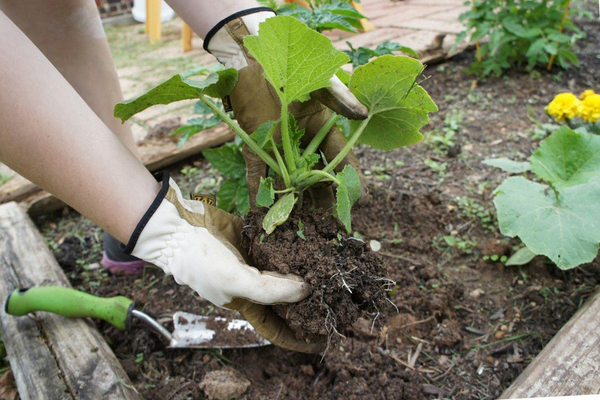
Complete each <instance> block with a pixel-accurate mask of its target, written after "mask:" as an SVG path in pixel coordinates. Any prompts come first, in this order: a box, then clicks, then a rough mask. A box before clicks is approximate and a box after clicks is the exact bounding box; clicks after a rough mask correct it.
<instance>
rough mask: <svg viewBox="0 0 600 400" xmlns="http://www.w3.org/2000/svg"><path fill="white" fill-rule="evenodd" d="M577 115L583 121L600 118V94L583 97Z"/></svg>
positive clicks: (594, 120)
mask: <svg viewBox="0 0 600 400" xmlns="http://www.w3.org/2000/svg"><path fill="white" fill-rule="evenodd" d="M578 115H579V116H580V117H581V119H583V120H584V121H585V122H592V123H593V122H598V120H599V119H600V94H592V95H589V96H587V97H586V98H585V99H583V101H582V102H581V105H580V107H579V112H578Z"/></svg>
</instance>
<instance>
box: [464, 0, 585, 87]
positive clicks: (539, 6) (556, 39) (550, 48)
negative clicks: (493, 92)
mask: <svg viewBox="0 0 600 400" xmlns="http://www.w3.org/2000/svg"><path fill="white" fill-rule="evenodd" d="M568 1H569V0H544V1H534V0H470V1H468V2H467V3H466V4H468V5H470V7H471V8H470V10H469V11H467V12H465V13H463V14H462V15H461V16H460V19H461V21H463V22H464V23H465V25H466V30H465V31H464V32H462V33H461V35H459V37H458V39H457V41H462V40H463V39H465V37H469V39H470V40H471V41H477V42H479V41H481V40H483V39H486V38H487V39H489V40H488V41H486V42H485V43H482V44H481V47H480V49H479V50H478V57H479V58H478V60H477V61H475V62H473V64H472V65H471V69H470V70H471V72H473V73H475V74H477V75H480V76H484V77H485V76H488V75H495V76H499V75H502V73H503V72H504V71H505V70H508V69H511V68H525V69H527V70H532V69H533V68H535V67H536V66H539V67H546V66H547V65H548V63H549V61H550V58H551V57H552V56H555V57H556V61H557V63H558V65H559V66H560V67H562V68H569V67H570V66H572V65H574V66H577V65H579V60H578V59H577V56H576V55H575V53H574V52H573V44H574V43H575V42H576V41H577V40H578V39H580V38H582V37H583V36H584V33H583V32H582V31H581V30H579V29H578V28H577V27H576V26H575V25H574V24H573V22H572V21H571V19H570V18H569V15H570V13H569V12H567V14H566V16H565V20H564V25H563V24H562V21H563V14H565V8H566V6H567V3H568Z"/></svg>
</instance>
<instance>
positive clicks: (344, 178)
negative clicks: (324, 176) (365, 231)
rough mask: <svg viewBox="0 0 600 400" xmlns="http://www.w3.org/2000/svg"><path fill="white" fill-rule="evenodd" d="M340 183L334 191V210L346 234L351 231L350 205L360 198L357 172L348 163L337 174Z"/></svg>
mask: <svg viewBox="0 0 600 400" xmlns="http://www.w3.org/2000/svg"><path fill="white" fill-rule="evenodd" d="M336 177H337V179H339V181H340V184H339V185H338V187H337V191H336V203H335V211H336V214H337V216H338V218H339V219H340V221H342V223H343V224H344V226H345V227H346V231H347V232H348V234H350V233H351V232H352V218H351V214H350V211H351V210H352V205H353V204H354V203H356V201H357V200H358V199H359V198H360V193H361V184H360V177H359V176H358V172H356V170H355V169H354V168H352V167H351V166H350V165H346V166H345V167H344V169H343V171H342V172H340V173H338V174H337V176H336Z"/></svg>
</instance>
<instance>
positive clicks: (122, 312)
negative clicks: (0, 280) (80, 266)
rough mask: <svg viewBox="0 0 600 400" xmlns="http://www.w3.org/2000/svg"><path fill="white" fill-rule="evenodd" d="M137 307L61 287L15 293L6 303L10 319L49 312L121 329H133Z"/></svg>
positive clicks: (121, 299) (129, 302) (118, 298)
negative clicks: (98, 321)
mask: <svg viewBox="0 0 600 400" xmlns="http://www.w3.org/2000/svg"><path fill="white" fill-rule="evenodd" d="M133 306H134V303H133V301H132V300H129V299H128V298H127V297H123V296H116V297H111V298H106V299H105V298H102V297H96V296H92V295H91V294H88V293H84V292H80V291H78V290H75V289H70V288H66V287H59V286H40V287H35V288H31V289H16V290H15V291H14V292H12V293H11V294H10V295H9V296H8V298H7V299H6V303H5V305H4V309H5V310H6V313H7V314H10V315H16V316H20V315H25V314H28V313H30V312H34V311H48V312H51V313H54V314H58V315H62V316H65V317H92V318H100V319H103V320H105V321H106V322H108V323H110V324H112V325H114V326H116V327H117V328H119V329H128V328H129V326H130V325H131V311H132V310H133Z"/></svg>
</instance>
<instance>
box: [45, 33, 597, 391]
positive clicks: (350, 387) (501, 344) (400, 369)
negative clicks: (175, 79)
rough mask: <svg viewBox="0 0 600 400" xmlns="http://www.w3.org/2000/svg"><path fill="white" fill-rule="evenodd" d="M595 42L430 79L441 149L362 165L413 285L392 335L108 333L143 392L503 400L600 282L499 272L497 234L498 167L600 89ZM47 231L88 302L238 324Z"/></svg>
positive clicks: (589, 270) (59, 230)
mask: <svg viewBox="0 0 600 400" xmlns="http://www.w3.org/2000/svg"><path fill="white" fill-rule="evenodd" d="M580 26H582V28H583V29H584V30H585V31H586V32H587V34H588V37H587V39H585V40H583V41H581V42H580V44H579V45H578V49H577V54H578V56H579V59H580V61H581V66H580V67H579V68H578V69H572V70H568V71H562V72H558V73H557V72H553V73H548V72H546V71H543V70H539V71H535V72H534V73H532V74H527V73H509V74H508V75H507V76H506V77H503V78H491V79H488V80H485V81H475V80H474V79H473V77H472V76H470V75H467V74H465V72H464V69H465V68H466V67H467V66H468V65H469V63H470V62H471V61H472V60H473V59H474V57H475V55H474V54H473V52H466V53H463V54H460V55H458V56H456V57H455V58H453V59H452V60H449V61H448V62H446V63H444V64H440V65H436V66H430V67H428V68H427V69H426V71H425V76H426V77H427V79H426V80H425V81H424V82H422V85H423V86H424V87H425V88H426V89H427V90H428V91H429V93H430V94H431V96H432V97H433V98H434V100H435V101H436V103H437V104H438V105H439V108H440V112H439V113H437V114H436V115H434V116H433V118H432V123H431V124H430V125H429V126H428V128H427V129H426V132H427V136H428V137H427V138H426V140H425V142H424V143H423V144H420V145H416V146H412V147H409V148H405V149H399V150H395V151H392V152H387V153H384V152H380V151H376V150H372V149H367V148H358V149H357V152H356V153H357V156H358V157H359V159H360V162H361V165H362V168H363V169H364V172H365V174H366V176H367V182H368V184H369V189H370V191H371V195H372V196H371V203H370V205H369V206H368V207H366V208H363V209H361V210H357V211H356V212H355V213H354V220H353V226H354V229H355V230H356V231H357V232H358V233H360V235H362V238H363V240H364V241H365V242H366V243H369V241H370V240H377V241H379V242H380V243H381V250H380V251H379V252H378V257H381V259H382V260H383V261H384V263H385V268H387V271H388V277H389V278H391V279H393V280H394V281H396V283H397V285H396V287H395V288H394V289H393V290H392V291H391V292H390V295H389V298H390V300H391V301H392V302H393V303H394V304H395V305H396V306H397V307H398V311H397V312H396V311H395V310H394V311H392V312H388V318H387V320H386V321H385V322H384V324H383V326H382V327H381V329H379V330H371V325H372V316H370V315H369V314H365V315H363V316H362V317H361V318H359V319H358V320H357V321H356V322H355V323H354V324H353V325H352V327H351V328H350V329H349V330H348V331H347V332H346V333H345V336H346V337H345V338H344V339H342V340H341V341H340V342H339V344H338V345H336V346H332V348H330V349H329V350H328V352H327V354H326V355H325V356H324V357H321V356H320V355H307V354H300V353H294V352H290V351H286V350H283V349H281V348H277V347H274V346H265V347H260V348H253V349H231V350H222V351H219V350H171V349H167V348H166V343H164V342H163V340H162V339H161V338H159V337H158V336H157V335H156V334H154V333H153V332H151V331H149V330H148V329H147V328H146V327H145V326H143V325H142V324H137V323H134V325H133V328H132V330H131V331H129V332H121V331H118V330H117V329H115V328H114V327H112V326H110V325H108V324H106V323H103V322H97V325H98V327H99V329H100V331H101V332H102V333H103V334H104V335H105V337H106V338H107V340H108V341H109V343H110V345H111V346H112V348H113V349H114V351H115V353H116V354H117V357H119V358H120V359H121V361H122V363H123V366H124V367H125V369H126V371H127V373H128V374H129V376H130V378H131V380H132V382H133V384H134V385H135V387H136V389H137V390H138V391H139V392H140V393H141V394H142V395H143V396H144V397H145V398H146V399H148V400H153V399H165V398H166V399H173V400H182V399H202V398H204V395H205V390H206V391H207V393H208V392H209V390H208V389H207V388H208V387H212V386H211V382H212V381H211V379H214V373H213V374H209V373H211V372H214V371H222V374H221V375H219V377H220V378H219V379H220V380H218V382H220V383H219V384H218V385H217V386H218V387H222V388H223V390H224V391H227V389H225V388H231V387H236V388H237V389H236V390H238V392H234V391H232V392H228V393H220V394H219V393H217V394H214V392H213V391H212V390H211V391H210V393H212V396H213V398H219V397H218V396H219V395H222V396H225V397H223V398H227V397H226V396H228V395H238V397H239V398H244V399H276V398H286V399H308V398H311V399H312V398H314V399H411V400H416V399H428V398H429V399H434V398H440V397H447V398H453V399H491V398H497V397H498V396H499V395H500V394H501V393H502V391H503V390H504V389H506V388H507V387H508V386H509V385H510V384H511V382H512V381H514V379H515V378H516V377H517V376H518V375H519V374H520V373H521V372H522V371H523V369H524V368H525V367H526V366H527V365H528V363H529V362H530V361H531V360H532V359H533V357H535V355H536V354H538V353H539V352H540V350H541V349H542V348H543V346H544V345H545V344H546V343H548V341H549V340H550V339H551V338H552V337H553V335H554V334H555V333H556V332H557V331H558V330H559V329H560V328H561V327H562V326H563V324H565V322H566V321H568V319H569V318H570V317H571V316H572V315H573V314H574V313H575V311H576V310H577V309H578V307H580V306H581V305H582V304H583V302H585V300H586V298H587V297H588V296H589V295H590V294H591V293H592V292H593V291H594V288H595V287H596V286H597V285H598V283H599V282H600V261H599V260H598V259H596V260H595V261H594V262H592V263H591V264H589V265H585V266H582V267H580V268H576V269H574V270H571V271H561V270H558V269H557V268H556V267H555V266H554V265H552V264H551V263H550V262H548V260H546V259H544V258H542V257H538V258H535V259H534V260H533V261H532V262H531V263H529V264H528V265H526V266H523V267H506V266H504V265H503V264H502V263H501V262H499V261H492V260H495V259H497V258H500V257H501V256H503V255H509V254H511V253H512V252H514V250H515V246H516V245H518V241H516V240H508V239H507V238H504V237H503V236H502V235H501V234H500V233H499V231H498V229H497V226H496V223H495V216H494V209H493V205H492V194H493V191H494V189H495V188H496V187H497V186H498V184H499V183H500V182H501V181H502V180H503V179H504V178H505V177H506V176H507V175H506V174H505V173H503V172H501V171H499V170H497V169H494V168H492V167H489V166H486V165H484V164H483V163H482V161H483V160H484V159H485V158H488V157H499V156H506V157H509V158H512V159H515V160H519V161H521V160H526V159H527V158H528V156H529V155H530V154H531V153H532V152H533V151H535V148H536V146H537V145H538V143H539V140H540V137H539V135H537V134H536V133H535V125H534V124H533V123H532V122H531V121H530V120H529V119H528V108H531V111H530V112H529V116H530V117H532V118H536V119H538V120H540V121H542V122H549V120H548V118H547V117H546V116H545V114H544V110H543V108H544V106H545V105H546V104H547V103H548V102H549V101H550V100H552V98H553V97H554V95H556V94H557V93H560V92H563V91H571V92H575V93H579V92H581V91H583V90H585V89H589V88H593V89H596V90H598V89H600V88H599V87H598V86H595V87H594V85H597V83H598V82H600V69H599V68H598V58H597V54H599V53H600V48H599V43H600V23H598V21H588V22H586V23H585V24H580ZM449 129H453V130H454V131H455V132H456V136H455V137H454V138H453V139H452V140H451V143H447V144H448V145H447V146H441V147H440V146H439V145H437V144H436V142H435V141H433V140H431V139H432V138H433V137H435V136H436V135H438V136H440V135H442V136H443V135H444V133H445V132H447V131H448V130H449ZM536 135H537V136H536ZM428 160H429V161H428ZM193 168H195V170H196V171H197V172H198V174H197V178H198V179H209V178H210V179H212V181H214V180H215V179H216V178H215V173H214V171H213V170H211V169H210V167H209V166H208V165H207V163H206V162H205V161H204V160H201V159H196V160H188V161H186V163H184V164H180V165H178V166H176V167H174V168H173V169H172V172H173V175H174V176H175V178H176V179H177V180H178V181H179V182H180V183H181V184H182V185H184V186H185V185H186V184H192V182H193V181H194V180H193V179H192V178H191V173H190V171H192V169H193ZM180 171H185V173H180ZM213 183H214V182H213ZM197 184H198V183H197V182H195V183H193V184H192V186H193V185H197ZM37 222H38V225H39V226H40V229H41V230H42V232H43V233H44V235H45V237H46V238H47V240H48V242H49V243H50V244H51V247H52V248H53V250H54V251H55V254H56V255H57V258H58V260H59V262H60V263H61V265H62V266H63V268H65V270H66V271H67V272H68V275H69V276H70V277H71V278H72V280H73V284H74V286H75V287H78V288H80V289H83V290H86V291H89V292H91V293H93V294H96V295H100V296H114V295H125V296H128V297H130V298H132V299H134V300H135V301H136V302H137V304H138V306H139V308H141V309H142V310H143V311H145V312H148V313H150V314H153V315H154V316H156V317H157V318H158V319H159V320H161V321H163V323H165V325H167V326H168V324H169V322H168V321H169V316H170V314H172V312H174V311H177V310H181V311H188V312H192V313H196V314H207V315H221V316H235V314H234V313H231V312H229V311H227V310H222V309H217V308H215V307H213V306H212V305H211V304H210V303H208V302H207V301H205V300H203V299H202V298H200V297H199V296H197V295H195V294H194V293H193V292H192V291H191V290H189V289H188V288H185V287H181V286H178V285H176V284H175V283H174V282H173V280H172V278H171V277H168V276H164V274H163V273H162V272H161V271H158V270H156V269H152V268H148V269H147V270H146V271H145V274H144V275H143V276H141V277H140V276H121V277H119V276H109V275H108V274H107V273H106V272H104V271H102V270H101V269H98V268H96V267H97V265H95V264H91V266H90V261H93V260H96V261H97V260H98V248H99V247H100V243H101V242H100V238H101V235H100V234H99V232H98V229H97V228H94V227H93V226H92V225H90V224H89V223H84V222H81V219H79V217H77V216H76V214H75V213H73V212H65V213H63V214H56V215H54V216H52V217H43V218H40V219H38V221H37ZM72 231H75V232H76V233H73V232H72ZM94 252H95V253H94ZM92 253H94V254H92ZM223 377H225V378H223ZM227 377H229V378H227ZM223 379H224V380H225V382H224V381H223ZM247 382H249V385H248V384H247ZM227 383H229V384H227ZM203 388H204V389H203ZM240 388H241V389H240ZM232 390H233V389H232ZM240 391H242V392H244V394H243V395H241V396H239V393H240Z"/></svg>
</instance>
